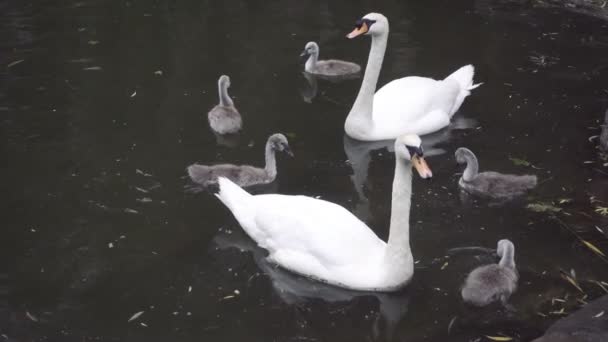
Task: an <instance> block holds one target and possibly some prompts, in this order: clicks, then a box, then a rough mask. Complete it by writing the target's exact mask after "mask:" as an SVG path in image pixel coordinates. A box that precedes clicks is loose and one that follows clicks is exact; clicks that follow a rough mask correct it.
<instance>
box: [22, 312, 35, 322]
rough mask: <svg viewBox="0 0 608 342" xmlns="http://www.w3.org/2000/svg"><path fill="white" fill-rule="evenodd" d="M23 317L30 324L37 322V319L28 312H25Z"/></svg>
mask: <svg viewBox="0 0 608 342" xmlns="http://www.w3.org/2000/svg"><path fill="white" fill-rule="evenodd" d="M25 317H27V318H29V319H30V320H31V321H32V322H38V318H36V316H34V315H32V314H31V313H29V312H28V311H26V312H25Z"/></svg>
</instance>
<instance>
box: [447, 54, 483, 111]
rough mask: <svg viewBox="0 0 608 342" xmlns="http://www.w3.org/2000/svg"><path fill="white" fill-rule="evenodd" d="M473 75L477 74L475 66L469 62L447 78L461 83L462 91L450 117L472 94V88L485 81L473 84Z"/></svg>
mask: <svg viewBox="0 0 608 342" xmlns="http://www.w3.org/2000/svg"><path fill="white" fill-rule="evenodd" d="M473 76H475V68H474V67H473V66H472V65H471V64H469V65H465V66H463V67H462V68H460V69H458V70H456V71H454V72H453V73H452V74H451V75H449V76H448V77H446V78H445V80H454V81H456V82H457V83H458V85H460V93H459V94H458V97H457V98H456V101H455V102H454V106H453V107H452V110H451V111H450V117H451V116H452V115H454V113H456V111H458V109H459V108H460V106H461V105H462V103H463V102H464V99H465V98H466V97H467V96H469V95H470V94H471V90H473V89H475V88H477V87H479V86H480V85H482V84H483V83H477V84H473Z"/></svg>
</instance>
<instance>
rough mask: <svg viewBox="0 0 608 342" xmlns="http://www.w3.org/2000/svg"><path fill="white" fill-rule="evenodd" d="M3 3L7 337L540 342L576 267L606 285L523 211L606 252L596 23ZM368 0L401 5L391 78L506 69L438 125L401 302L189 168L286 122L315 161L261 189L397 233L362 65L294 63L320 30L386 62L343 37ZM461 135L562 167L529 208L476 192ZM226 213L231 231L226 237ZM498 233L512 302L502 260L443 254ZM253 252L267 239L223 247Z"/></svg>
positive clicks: (250, 154)
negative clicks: (309, 272) (362, 136)
mask: <svg viewBox="0 0 608 342" xmlns="http://www.w3.org/2000/svg"><path fill="white" fill-rule="evenodd" d="M0 9H1V11H0V13H1V14H0V16H2V24H1V25H0V37H2V42H3V43H2V44H0V51H1V52H2V53H0V78H1V79H2V82H0V132H2V134H3V137H4V142H5V143H4V144H2V145H0V151H1V152H2V156H3V160H4V161H5V167H2V168H0V176H1V177H2V179H4V180H5V181H4V182H2V184H1V185H0V190H2V194H3V196H2V197H1V199H0V202H1V204H2V207H3V208H4V211H3V213H4V214H5V215H4V221H3V235H2V241H4V242H6V243H5V244H4V245H3V248H0V260H2V261H3V262H1V263H0V340H1V339H5V340H9V341H29V340H33V341H41V340H49V341H55V340H57V341H67V342H71V341H83V340H104V341H126V340H128V341H146V342H150V341H201V340H205V341H207V340H209V341H349V342H352V341H370V340H373V341H404V340H407V341H471V340H476V339H479V338H482V336H483V335H490V336H496V335H500V334H504V335H508V336H513V337H514V340H518V339H519V340H521V341H526V340H530V339H531V338H534V337H537V336H539V335H540V333H541V332H542V330H544V329H545V328H546V327H547V326H548V325H549V324H550V323H552V322H553V321H554V320H555V319H556V318H558V317H560V315H561V314H552V313H551V312H560V310H561V309H562V308H563V309H564V312H570V311H572V310H574V309H575V308H576V307H577V305H578V304H577V303H578V302H577V299H580V291H579V290H577V289H576V288H575V287H573V286H572V285H571V284H570V283H569V282H567V281H565V280H564V279H563V278H561V277H560V276H559V274H560V273H559V270H560V269H563V270H566V271H568V272H569V270H570V269H574V270H575V271H576V274H577V275H578V278H579V280H580V282H581V284H582V285H581V286H582V287H583V290H584V291H585V293H587V294H589V298H588V299H592V298H593V297H595V296H597V295H598V292H596V291H602V290H601V288H600V287H598V286H597V285H595V283H592V282H590V280H598V281H606V280H608V273H606V267H605V264H604V263H603V262H602V261H601V259H600V258H597V257H596V256H595V255H594V254H592V252H590V251H589V250H588V249H587V248H586V247H585V246H584V245H581V244H580V243H578V242H576V241H575V240H574V239H573V235H572V233H570V232H569V231H568V230H566V229H565V228H562V226H561V225H557V224H556V221H555V220H552V219H548V218H547V215H546V214H543V213H532V212H529V211H528V210H526V208H525V206H524V205H523V204H525V203H535V202H555V201H556V200H557V199H565V200H567V201H566V202H564V204H561V205H560V207H561V208H562V212H560V213H558V214H556V215H558V216H559V217H560V218H561V219H562V221H563V223H564V224H567V225H568V226H570V227H572V229H574V230H575V231H585V233H584V235H583V236H584V238H585V239H586V240H589V241H593V242H596V243H597V245H598V246H599V248H601V249H603V250H605V249H606V246H605V244H603V243H601V241H597V240H598V236H599V235H598V234H600V233H599V232H597V231H595V230H592V231H589V230H588V229H589V227H594V226H598V227H600V228H603V227H604V225H605V223H606V222H605V221H606V218H605V217H601V216H600V215H599V214H597V213H595V211H594V209H595V207H596V206H604V204H602V203H604V202H608V198H606V195H607V194H608V192H607V191H606V184H607V182H606V181H605V178H606V174H605V173H606V172H604V171H605V170H604V166H603V165H602V164H603V162H601V161H600V159H599V158H597V154H596V152H597V151H596V149H595V146H594V145H593V144H592V143H588V140H587V139H588V137H589V136H590V135H594V134H598V133H599V129H598V126H599V124H600V121H601V119H603V112H604V110H605V108H606V106H607V103H606V91H605V88H606V86H605V85H606V84H607V82H608V79H607V75H606V73H605V70H606V65H607V62H606V59H605V56H606V54H607V53H608V35H606V34H605V32H607V31H606V28H608V25H607V24H606V23H605V22H603V21H601V20H599V19H593V18H591V19H590V18H588V17H585V16H579V15H576V14H573V13H571V12H564V11H560V10H558V9H550V10H548V9H546V8H538V7H535V6H534V4H533V3H529V2H520V1H498V0H475V1H436V0H429V1H426V2H424V3H422V2H416V1H405V2H404V1H392V0H391V1H385V2H382V3H374V4H371V3H358V2H355V3H353V2H352V1H351V2H347V1H344V0H337V1H321V2H320V3H317V2H313V3H309V2H302V1H294V0H289V1H287V2H268V1H241V0H228V1H211V2H205V1H203V2H201V1H197V0H183V1H178V2H175V1H166V0H159V1H154V2H146V1H109V0H91V1H89V0H85V1H80V0H78V1H76V0H74V1H71V0H70V1H67V2H61V3H59V2H48V1H47V2H24V1H16V0H8V1H4V2H2V3H0ZM371 10H374V11H379V12H382V13H384V14H387V16H388V17H389V19H390V20H391V35H390V38H389V45H388V48H387V55H386V58H385V61H384V65H383V69H382V73H381V75H380V80H379V84H378V85H379V86H382V85H384V84H386V83H387V82H388V81H389V80H392V79H395V78H399V77H403V76H406V75H420V76H429V77H433V78H442V77H444V76H445V75H446V74H448V73H449V72H450V71H453V69H454V67H455V66H459V65H465V64H468V63H471V64H474V65H475V66H476V72H477V75H476V79H479V81H483V82H485V83H484V85H483V87H481V88H479V89H478V90H476V92H475V93H474V94H472V95H471V96H470V97H468V98H467V100H466V102H465V103H464V105H463V107H462V109H461V110H460V112H459V113H457V114H456V115H455V117H454V118H453V122H452V125H450V127H448V128H447V129H445V130H443V131H441V132H437V133H436V134H433V135H430V136H426V137H423V143H424V147H425V153H426V154H427V155H428V156H429V160H428V162H429V165H430V167H431V168H432V169H433V174H434V178H433V180H432V181H431V182H421V181H420V180H418V179H414V180H413V186H414V195H413V196H414V198H413V199H412V216H411V245H412V250H413V255H414V257H415V260H416V262H417V263H416V271H415V276H414V279H413V282H412V284H411V285H410V286H408V287H407V289H406V290H405V292H403V293H397V294H392V295H388V294H369V293H366V294H360V293H350V292H348V291H343V290H340V289H335V288H332V287H328V286H324V285H321V284H317V283H315V282H311V281H307V280H305V279H303V278H301V277H298V276H294V275H291V274H289V273H287V272H283V271H281V270H280V269H276V268H274V267H273V265H270V264H268V263H267V262H266V261H265V258H264V251H263V250H262V249H259V248H253V247H252V246H251V241H250V240H248V239H247V238H246V237H245V236H244V235H243V233H242V232H241V231H240V228H239V227H238V226H237V225H236V224H235V222H234V220H233V218H232V217H231V215H230V213H229V212H228V211H226V210H225V208H223V206H222V205H221V204H220V203H219V202H218V201H217V199H216V198H214V197H213V196H212V195H211V194H209V193H207V192H199V193H194V194H193V193H186V192H185V191H184V189H183V188H184V185H186V184H187V183H188V181H187V179H186V178H185V176H186V174H185V171H184V168H185V167H186V166H187V165H190V164H192V163H193V162H200V163H202V164H213V163H238V164H250V165H262V164H263V155H264V151H263V149H264V143H265V142H266V139H267V137H268V135H269V134H272V133H275V132H282V133H285V134H287V135H288V137H289V140H290V145H291V144H292V142H293V151H294V153H295V158H293V159H289V160H287V159H283V160H279V161H278V163H279V164H280V165H279V171H278V177H277V180H276V181H275V182H273V183H272V184H270V185H268V186H265V187H262V188H259V189H252V192H255V193H270V192H277V193H284V194H306V195H310V196H321V198H324V199H327V200H330V201H332V202H335V203H337V204H340V205H343V206H344V207H346V208H347V209H348V210H350V211H353V212H354V213H355V215H357V216H358V217H359V218H361V219H362V220H364V221H365V223H366V224H368V225H369V226H370V227H372V228H373V229H374V231H375V232H376V234H378V236H380V237H381V238H382V239H386V237H387V235H388V227H389V218H390V189H391V182H392V179H393V177H392V172H393V170H394V157H393V156H392V152H391V151H392V149H393V146H392V142H378V143H362V142H356V141H352V140H350V139H348V138H346V137H344V120H345V118H346V115H347V113H348V111H349V109H350V106H351V105H352V103H353V101H354V99H355V97H356V95H357V91H358V90H359V87H360V79H354V80H339V81H335V82H333V81H331V80H321V79H316V78H314V79H313V78H307V77H306V75H302V74H301V72H302V70H303V66H302V65H301V64H300V63H299V62H298V60H297V55H298V53H299V52H300V51H301V49H302V46H304V44H305V43H306V42H307V41H311V40H315V41H317V42H319V44H320V45H321V46H322V48H323V55H326V56H331V57H332V58H338V59H343V60H349V61H353V62H356V63H358V64H360V65H362V66H363V65H365V62H366V58H367V55H368V52H369V43H370V42H369V40H368V39H362V40H358V41H351V40H348V39H346V38H345V37H344V35H345V34H346V33H348V32H349V31H351V30H352V25H353V23H354V21H355V20H356V19H358V18H360V17H361V15H362V14H364V13H367V12H369V11H371ZM223 73H226V74H230V75H234V76H233V78H234V80H235V82H236V81H237V80H238V91H237V90H236V89H235V92H234V94H233V95H234V100H235V102H236V103H237V104H238V106H239V109H240V110H241V111H242V113H241V114H242V115H243V122H244V130H243V132H242V133H241V134H240V135H239V137H238V138H239V141H238V142H237V143H230V144H229V145H230V147H227V146H223V145H220V146H218V141H217V140H216V137H215V136H214V135H213V133H212V132H211V131H210V129H209V127H208V122H207V116H206V114H207V111H208V110H209V109H210V108H212V107H213V106H214V105H215V104H216V102H217V87H216V81H217V77H218V76H219V75H220V74H223ZM302 83H304V85H305V86H306V88H304V89H302V88H301V87H302ZM598 120H599V121H598ZM459 146H468V147H471V148H474V150H475V151H476V153H478V157H479V158H480V160H483V167H484V169H486V168H487V169H488V170H492V169H493V170H501V171H504V172H508V173H532V172H534V173H537V174H538V176H539V179H542V180H543V182H542V183H541V184H540V185H539V186H538V188H537V190H535V191H534V193H532V194H531V195H530V196H529V197H528V198H525V199H522V202H521V203H520V202H516V203H510V204H508V205H504V206H502V205H501V206H497V207H494V206H488V205H487V204H488V203H486V202H483V201H472V202H471V203H469V204H466V203H463V202H461V200H460V198H459V191H458V187H457V181H458V177H457V176H455V174H456V173H458V172H460V169H459V168H458V166H457V165H456V163H455V161H454V157H453V151H454V150H455V149H456V148H457V147H459ZM566 156H567V157H566ZM509 157H512V158H518V159H522V160H527V161H529V162H530V163H531V164H533V165H534V166H535V167H538V169H534V170H532V169H531V168H530V167H526V166H522V165H513V164H512V163H511V162H510V159H509ZM347 160H348V162H346V161H347ZM590 162H591V163H590ZM351 169H352V171H351ZM591 196H593V202H592V200H591V199H590V197H591ZM597 201H601V202H597ZM227 226H228V227H232V229H233V230H234V232H233V234H232V235H228V236H226V235H223V233H220V234H218V232H217V227H227ZM237 231H238V234H241V235H240V236H238V235H237ZM233 235H235V236H236V237H237V239H236V240H234V239H235V237H234V236H233ZM500 238H509V239H510V240H512V241H513V242H514V244H515V246H516V247H517V249H518V255H517V258H518V261H517V262H518V265H520V268H521V270H522V274H521V282H520V288H519V290H518V291H517V292H516V293H515V294H514V295H513V297H512V301H513V305H514V306H515V308H516V309H517V313H515V314H514V315H507V314H505V313H504V312H502V311H501V310H500V309H496V308H488V311H477V310H470V309H469V308H467V307H466V306H464V305H463V303H461V301H460V300H459V294H458V289H459V287H460V286H461V284H462V280H463V278H464V276H465V275H466V274H467V273H468V272H470V271H471V270H472V269H473V268H475V267H477V266H479V264H480V263H482V262H485V261H484V260H478V259H476V258H474V257H469V256H458V257H449V258H448V257H447V256H446V253H447V252H446V251H447V250H449V249H450V248H454V247H459V246H490V247H491V246H495V243H496V241H497V240H498V239H500ZM239 244H244V245H245V246H244V247H239V248H242V249H245V250H247V252H246V253H240V252H235V249H234V248H226V249H221V250H218V251H216V250H215V249H216V247H218V248H219V247H222V248H224V247H223V246H234V245H236V246H240V245H239ZM256 273H260V274H262V275H261V276H255V277H253V278H251V280H250V279H249V278H250V277H252V276H253V275H255V274H256ZM190 288H191V289H190ZM234 290H240V295H235V294H234ZM230 294H232V295H230ZM230 296H232V297H230ZM226 297H228V298H226ZM224 298H226V299H224ZM553 298H560V299H564V300H565V302H559V301H554V300H552V299H553ZM139 311H144V313H143V315H142V316H141V317H140V318H139V319H137V320H135V321H131V322H128V319H129V318H130V317H132V315H133V314H134V313H136V312H139ZM539 313H541V314H542V316H541V315H539ZM31 317H34V318H35V320H34V319H32V318H31ZM454 317H457V319H456V320H455V321H454V322H453V323H452V324H451V329H450V332H449V333H448V326H450V323H451V322H452V319H453V318H454ZM4 335H6V337H5V336H4Z"/></svg>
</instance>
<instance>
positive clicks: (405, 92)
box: [344, 13, 481, 141]
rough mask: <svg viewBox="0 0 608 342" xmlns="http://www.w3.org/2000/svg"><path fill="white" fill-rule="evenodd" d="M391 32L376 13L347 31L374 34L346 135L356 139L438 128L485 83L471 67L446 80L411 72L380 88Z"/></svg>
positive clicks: (347, 120) (346, 124) (446, 123)
mask: <svg viewBox="0 0 608 342" xmlns="http://www.w3.org/2000/svg"><path fill="white" fill-rule="evenodd" d="M388 32H389V25H388V19H386V17H385V16H383V15H382V14H380V13H370V14H367V15H366V16H364V17H363V18H362V19H360V20H358V21H357V23H356V27H355V29H354V30H353V31H352V32H351V33H349V34H348V35H347V37H348V38H351V39H352V38H355V37H358V36H360V35H369V36H371V38H372V46H371V49H370V52H369V58H368V60H367V67H366V69H365V75H364V77H363V83H362V84H361V89H360V90H359V95H358V96H357V99H356V100H355V103H354V104H353V107H352V109H351V110H350V113H349V114H348V117H347V118H346V122H345V124H344V129H345V131H346V133H347V134H348V135H349V136H351V137H352V138H354V139H358V140H365V141H375V140H386V139H395V138H396V137H398V136H401V135H403V134H418V135H424V134H428V133H432V132H435V131H438V130H440V129H442V128H444V127H446V126H447V125H449V124H450V119H451V118H452V116H453V115H454V113H455V112H456V111H457V110H458V108H460V105H462V102H463V101H464V99H465V98H466V97H467V96H468V95H469V94H470V91H471V90H472V89H475V88H477V87H478V86H479V85H481V83H480V84H473V75H474V72H475V70H474V68H473V66H472V65H466V66H463V67H462V68H460V69H458V70H457V71H455V72H454V73H453V74H451V75H449V76H448V77H446V78H445V79H443V80H434V79H432V78H427V77H418V76H409V77H404V78H400V79H397V80H394V81H392V82H389V83H388V84H386V85H385V86H384V87H382V88H380V90H378V91H377V92H376V84H377V83H378V76H379V75H380V69H381V68H382V61H383V60H384V52H385V50H386V43H387V40H388ZM374 92H376V93H375V94H374Z"/></svg>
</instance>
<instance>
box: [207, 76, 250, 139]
mask: <svg viewBox="0 0 608 342" xmlns="http://www.w3.org/2000/svg"><path fill="white" fill-rule="evenodd" d="M217 87H218V91H219V97H220V103H219V104H218V105H217V106H215V107H213V109H211V110H210V111H209V114H208V115H207V117H208V119H209V126H211V129H212V130H214V131H215V132H217V133H219V134H232V133H237V132H238V131H240V130H241V128H242V127H243V120H242V119H241V114H239V111H238V110H236V108H235V107H234V102H232V99H231V98H230V96H229V95H228V87H230V77H228V76H226V75H222V76H220V78H219V80H218V81H217Z"/></svg>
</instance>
